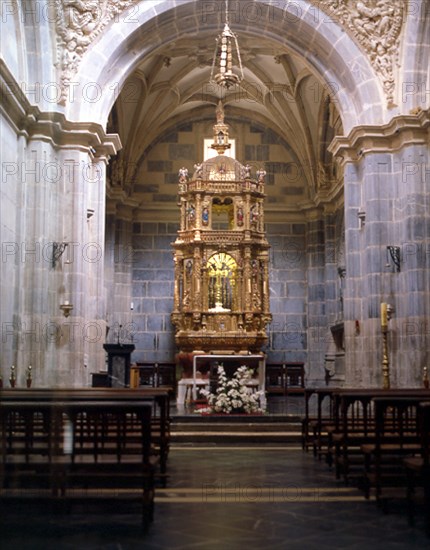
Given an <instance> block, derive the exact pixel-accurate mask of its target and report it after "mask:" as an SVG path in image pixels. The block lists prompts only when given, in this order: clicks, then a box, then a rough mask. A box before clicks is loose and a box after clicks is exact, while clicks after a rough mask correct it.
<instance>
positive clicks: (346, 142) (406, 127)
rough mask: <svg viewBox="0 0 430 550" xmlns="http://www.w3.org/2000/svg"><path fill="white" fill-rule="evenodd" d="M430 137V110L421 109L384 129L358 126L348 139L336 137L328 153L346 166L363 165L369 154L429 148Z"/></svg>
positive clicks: (384, 125)
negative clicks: (408, 147) (362, 161)
mask: <svg viewBox="0 0 430 550" xmlns="http://www.w3.org/2000/svg"><path fill="white" fill-rule="evenodd" d="M429 135H430V109H427V110H421V109H417V110H416V111H414V112H411V113H410V114H408V115H399V116H395V117H393V118H392V119H391V120H390V122H388V123H387V124H383V125H381V126H368V125H363V126H356V127H355V128H353V129H352V130H351V131H350V133H349V134H348V136H336V137H335V138H334V139H333V141H332V142H331V143H330V145H329V148H328V149H329V151H330V152H331V153H332V154H333V156H334V157H336V158H337V160H338V161H339V162H340V163H341V164H342V165H345V164H346V163H348V162H359V161H360V160H361V159H362V158H363V157H364V156H365V155H367V154H368V153H372V154H374V153H391V152H395V151H399V150H401V149H402V148H403V147H405V146H407V145H427V144H428V141H429Z"/></svg>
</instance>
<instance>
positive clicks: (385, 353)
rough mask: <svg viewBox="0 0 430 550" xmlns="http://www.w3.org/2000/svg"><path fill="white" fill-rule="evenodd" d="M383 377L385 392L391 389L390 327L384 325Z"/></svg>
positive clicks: (382, 328) (382, 327)
mask: <svg viewBox="0 0 430 550" xmlns="http://www.w3.org/2000/svg"><path fill="white" fill-rule="evenodd" d="M381 330H382V376H383V386H382V387H383V388H384V390H389V389H390V361H389V359H388V326H387V325H382V326H381Z"/></svg>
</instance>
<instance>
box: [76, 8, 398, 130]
mask: <svg viewBox="0 0 430 550" xmlns="http://www.w3.org/2000/svg"><path fill="white" fill-rule="evenodd" d="M175 4H176V5H175V6H174V7H172V1H171V0H168V1H164V0H162V1H160V2H159V3H158V4H156V5H154V4H153V3H151V6H148V3H147V2H145V1H141V2H139V3H138V4H137V6H135V8H134V11H133V13H134V14H135V15H134V16H133V17H131V15H130V17H127V12H126V13H125V14H124V17H121V18H120V19H119V21H117V22H115V23H114V24H111V25H110V26H109V27H108V28H107V29H106V30H105V32H104V34H103V35H102V36H101V37H100V39H99V40H98V41H97V42H95V43H94V45H93V46H92V47H91V48H90V49H89V50H88V51H87V52H86V54H85V56H84V58H83V60H82V62H81V64H80V67H79V71H78V74H77V75H76V76H75V78H74V80H75V87H74V88H73V93H72V94H69V98H68V102H67V105H66V114H67V117H68V118H69V119H70V120H74V121H85V122H92V121H93V122H99V123H101V124H103V125H106V121H107V118H108V115H109V112H110V110H111V108H112V105H113V103H114V102H115V100H116V98H117V96H118V93H119V91H120V89H121V87H122V85H123V83H124V82H125V80H126V78H127V77H128V75H129V74H131V72H132V71H133V69H134V68H135V67H136V65H137V64H138V63H139V62H140V61H141V60H142V59H143V58H144V57H145V56H146V55H148V54H149V53H151V52H153V51H154V50H156V49H157V48H158V47H160V46H161V45H163V44H166V43H167V42H171V41H175V40H176V39H179V38H182V37H184V36H193V35H195V34H197V33H201V32H204V33H205V34H207V35H209V34H210V35H211V36H212V35H213V37H215V36H216V33H217V32H218V31H219V28H220V21H221V19H219V14H214V15H212V16H211V17H209V15H208V16H207V17H204V16H203V15H204V13H205V12H204V11H203V10H204V6H205V5H208V4H214V5H218V4H221V3H220V2H212V3H211V2H209V3H208V2H205V1H204V0H185V1H183V2H181V3H180V4H179V3H175ZM255 4H257V5H258V7H259V11H258V14H259V16H258V17H256V16H254V17H252V18H248V19H246V18H241V19H240V20H238V21H237V22H236V21H235V22H234V31H235V32H237V33H238V34H239V35H240V34H241V33H249V34H250V35H252V36H255V38H256V39H258V37H261V36H264V37H266V38H268V39H271V40H272V41H273V42H274V43H277V44H279V45H284V46H285V47H287V48H289V49H290V50H292V51H293V52H294V53H296V54H298V55H300V56H301V57H302V58H303V59H305V60H306V61H307V63H308V64H309V66H310V67H311V68H312V69H313V71H314V72H315V74H316V75H318V77H319V78H320V79H321V80H322V81H323V82H324V83H325V84H326V85H327V86H328V87H329V88H330V89H332V90H333V98H334V99H335V100H336V101H337V102H338V106H339V111H340V113H341V117H342V122H343V127H344V131H345V133H348V132H349V130H350V129H351V128H353V127H354V126H356V125H359V124H381V123H383V122H386V121H388V119H389V118H391V116H392V115H393V112H392V111H391V112H390V113H388V111H387V109H386V105H385V104H386V102H385V98H384V96H383V91H382V87H381V85H380V83H379V81H378V79H377V78H376V77H375V74H374V72H373V70H372V68H371V65H370V63H369V61H368V59H367V57H366V56H365V55H364V54H363V52H362V51H361V50H360V48H359V47H358V46H357V44H356V43H355V42H354V40H352V38H351V37H350V36H349V35H348V33H346V32H345V31H344V30H343V28H342V27H341V26H340V25H338V24H337V23H335V22H333V21H331V20H328V18H322V17H320V18H316V17H315V6H314V5H313V4H312V3H310V2H309V1H308V0H302V1H301V2H287V3H286V4H285V6H284V8H283V9H280V8H278V7H276V6H273V5H270V3H267V2H266V1H264V0H255ZM130 14H131V11H130ZM179 21H180V22H181V24H180V25H179V24H178V22H179ZM232 24H233V23H232ZM166 37H168V38H166Z"/></svg>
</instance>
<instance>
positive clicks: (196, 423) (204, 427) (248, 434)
mask: <svg viewBox="0 0 430 550" xmlns="http://www.w3.org/2000/svg"><path fill="white" fill-rule="evenodd" d="M171 442H172V444H175V443H214V444H237V443H261V444H266V443H279V444H285V445H291V446H296V445H297V446H300V445H301V419H300V418H299V417H298V416H293V415H287V416H247V415H243V416H240V415H238V416H234V415H232V416H229V415H224V416H216V415H213V416H211V415H210V416H200V415H197V414H196V415H195V417H194V416H182V417H181V416H176V417H173V418H172V424H171Z"/></svg>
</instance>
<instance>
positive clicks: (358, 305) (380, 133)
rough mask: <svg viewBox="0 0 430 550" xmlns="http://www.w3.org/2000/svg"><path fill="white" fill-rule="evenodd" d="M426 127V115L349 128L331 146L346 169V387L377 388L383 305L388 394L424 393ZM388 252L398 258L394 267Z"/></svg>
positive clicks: (429, 178)
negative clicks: (397, 390)
mask: <svg viewBox="0 0 430 550" xmlns="http://www.w3.org/2000/svg"><path fill="white" fill-rule="evenodd" d="M429 124H430V112H429V111H421V112H419V113H418V114H417V115H404V116H397V117H395V118H393V119H392V121H391V122H390V123H389V124H387V125H385V126H382V127H359V128H355V129H354V130H352V131H351V133H350V134H349V136H348V137H346V138H336V139H335V140H334V141H333V143H332V144H331V146H330V148H331V150H332V152H333V153H334V154H336V155H338V157H339V158H342V159H343V162H344V164H345V244H346V280H345V298H344V303H345V333H346V384H347V385H349V386H351V385H353V386H377V387H382V366H381V365H382V334H381V319H380V304H381V302H385V303H388V304H389V305H390V306H391V307H392V308H393V310H394V314H393V317H392V319H391V321H389V323H388V355H389V361H390V379H391V387H406V386H420V385H422V374H423V369H424V367H425V366H428V362H429V359H430V358H429V331H428V318H429V314H430V303H429V300H430V298H429V266H430V255H429V254H428V253H426V251H427V250H428V246H429V244H428V239H429V235H430V231H429V221H428V220H429V214H430V206H429V205H430V192H429V182H430V175H429V146H428V127H429ZM359 212H360V218H361V220H364V224H363V222H362V221H361V220H360V219H359V217H358V213H359ZM388 246H390V247H395V248H394V249H393V250H398V252H399V259H400V263H398V264H397V265H396V262H395V261H393V259H392V257H391V255H390V253H389V251H388V249H387V247H388ZM394 257H396V256H394ZM357 322H358V323H359V326H360V331H359V333H357V330H356V323H357Z"/></svg>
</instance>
